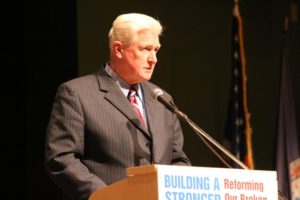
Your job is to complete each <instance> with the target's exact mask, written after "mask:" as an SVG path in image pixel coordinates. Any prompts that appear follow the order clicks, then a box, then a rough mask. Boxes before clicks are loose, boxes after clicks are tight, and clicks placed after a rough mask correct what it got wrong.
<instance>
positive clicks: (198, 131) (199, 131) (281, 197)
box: [172, 103, 287, 200]
mask: <svg viewBox="0 0 300 200" xmlns="http://www.w3.org/2000/svg"><path fill="white" fill-rule="evenodd" d="M172 105H174V104H173V103H172ZM174 106H175V108H174V109H172V111H173V112H174V113H175V114H176V115H177V116H178V117H179V118H180V119H182V120H183V121H185V122H187V123H188V125H190V126H191V128H192V129H193V130H194V131H195V133H196V134H197V136H198V137H200V138H201V139H202V140H203V139H204V138H205V139H206V140H205V141H209V142H210V143H211V144H213V145H214V146H215V147H217V148H218V149H219V150H220V151H222V152H223V153H224V154H225V155H226V156H228V157H229V158H230V159H231V160H233V161H234V162H235V163H236V164H238V165H239V166H240V167H241V168H242V169H245V170H249V168H248V167H247V166H246V165H245V164H244V163H243V162H241V161H240V160H239V159H238V158H237V157H235V156H234V155H233V154H232V153H230V152H229V151H228V150H227V149H225V148H224V147H223V146H222V145H221V144H219V143H218V142H217V141H216V140H214V139H213V138H212V137H211V136H209V134H207V133H206V132H205V131H203V130H202V129H201V128H200V127H199V126H197V125H196V124H195V123H194V122H193V121H192V120H191V119H189V118H188V116H187V115H186V114H184V113H183V112H181V111H180V110H179V109H178V108H177V107H176V105H174ZM203 137H204V138H203ZM278 199H279V200H287V198H286V197H285V196H284V195H283V194H282V193H281V192H280V191H278Z"/></svg>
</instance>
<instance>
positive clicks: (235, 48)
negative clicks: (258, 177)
mask: <svg viewBox="0 0 300 200" xmlns="http://www.w3.org/2000/svg"><path fill="white" fill-rule="evenodd" d="M225 139H226V140H227V142H228V143H229V145H230V146H229V148H230V151H231V153H232V154H233V155H235V156H236V157H237V158H238V159H239V160H241V161H242V162H243V163H244V164H245V165H246V166H247V167H248V168H249V169H253V168H254V163H253V158H252V128H251V125H250V113H249V111H248V106H247V76H246V59H245V52H244V45H243V24H242V18H241V16H240V13H239V7H238V2H237V1H236V2H235V4H234V8H233V19H232V80H231V87H230V97H229V104H228V115H227V120H226V130H225ZM233 167H238V166H237V165H235V164H233Z"/></svg>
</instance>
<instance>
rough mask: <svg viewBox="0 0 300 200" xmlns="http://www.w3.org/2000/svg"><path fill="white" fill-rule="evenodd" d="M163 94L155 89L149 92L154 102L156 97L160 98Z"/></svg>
mask: <svg viewBox="0 0 300 200" xmlns="http://www.w3.org/2000/svg"><path fill="white" fill-rule="evenodd" d="M163 94H164V93H163V91H162V90H161V89H159V88H155V89H153V90H152V92H151V97H152V98H153V99H154V100H157V97H158V96H161V95H163Z"/></svg>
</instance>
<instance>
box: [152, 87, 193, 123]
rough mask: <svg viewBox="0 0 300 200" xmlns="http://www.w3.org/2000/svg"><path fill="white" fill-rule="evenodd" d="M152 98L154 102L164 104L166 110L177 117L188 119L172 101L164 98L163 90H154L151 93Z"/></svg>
mask: <svg viewBox="0 0 300 200" xmlns="http://www.w3.org/2000/svg"><path fill="white" fill-rule="evenodd" d="M151 97H152V98H153V99H154V100H157V101H159V102H160V103H162V104H163V105H164V106H165V107H166V108H168V109H169V110H170V111H171V112H174V113H175V114H176V115H177V116H179V117H181V118H187V116H186V115H185V114H184V113H183V112H181V111H180V110H179V109H178V107H177V106H176V105H175V104H174V103H173V102H172V101H169V100H167V99H166V98H165V97H164V93H163V91H162V90H161V89H159V88H155V89H153V90H152V93H151Z"/></svg>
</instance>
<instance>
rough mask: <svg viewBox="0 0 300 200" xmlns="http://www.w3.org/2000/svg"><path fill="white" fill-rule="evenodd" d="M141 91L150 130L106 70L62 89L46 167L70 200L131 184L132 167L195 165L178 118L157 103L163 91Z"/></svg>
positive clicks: (52, 119) (145, 86) (147, 84)
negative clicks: (128, 171)
mask: <svg viewBox="0 0 300 200" xmlns="http://www.w3.org/2000/svg"><path fill="white" fill-rule="evenodd" d="M141 86H142V89H143V92H144V102H145V109H146V114H147V119H148V128H146V127H145V126H144V125H143V124H141V123H140V121H139V120H138V118H137V115H136V113H135V112H134V110H133V108H132V107H131V105H130V103H129V101H128V100H127V99H126V97H125V96H124V94H123V93H122V92H121V90H120V88H119V87H118V86H117V85H116V83H115V82H114V80H113V79H112V78H111V77H110V76H109V75H108V74H107V73H106V72H105V70H104V69H103V68H101V69H100V70H99V72H97V73H95V74H91V75H86V76H83V77H80V78H76V79H73V80H71V81H68V82H66V83H64V84H62V85H61V86H60V87H59V88H58V90H57V94H56V97H55V101H54V104H53V108H52V113H51V116H50V120H49V124H48V128H47V135H46V146H45V164H46V170H47V172H48V174H49V176H50V177H51V178H52V180H53V181H54V182H55V183H56V184H57V185H58V186H59V187H60V188H61V189H62V190H63V192H64V193H65V194H66V195H67V196H68V197H69V198H70V199H87V198H88V197H89V195H90V194H91V193H92V192H94V191H95V190H97V189H99V188H102V187H105V186H106V185H109V184H111V183H114V182H116V181H119V180H121V179H123V178H125V177H126V168H128V167H132V166H140V165H146V164H153V163H157V164H174V165H190V161H189V159H188V158H187V156H186V155H185V153H184V152H183V150H182V148H183V134H182V131H181V126H180V123H179V120H178V118H177V117H176V115H174V114H173V113H171V112H170V111H169V110H167V109H166V108H165V107H164V106H163V105H162V104H160V103H159V102H157V101H155V100H153V99H152V98H151V91H152V90H153V89H154V88H156V87H157V86H155V85H154V84H152V83H150V82H147V81H146V82H143V83H142V84H141ZM165 95H166V96H167V98H169V99H170V100H171V97H170V96H169V95H168V94H166V93H165Z"/></svg>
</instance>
